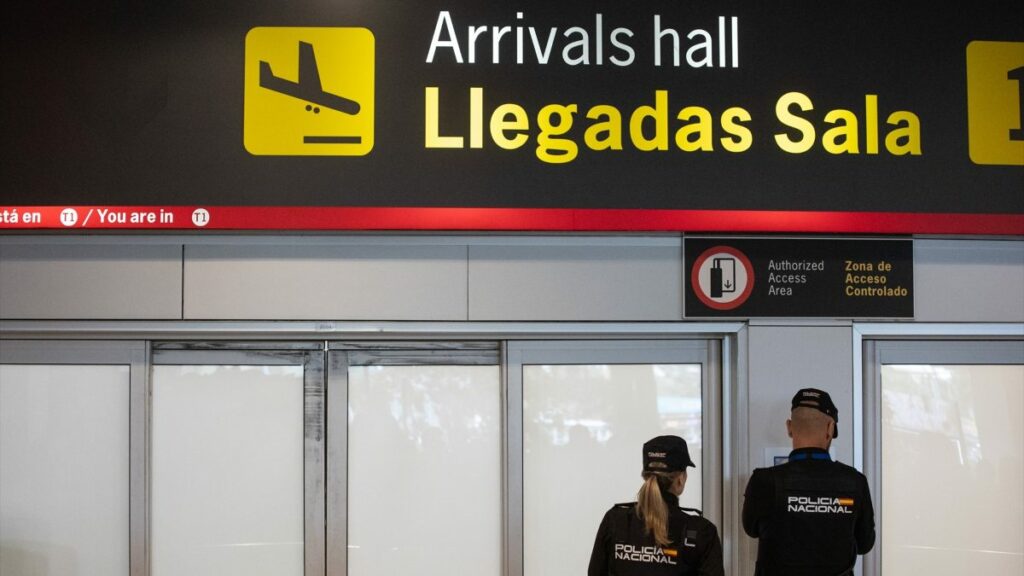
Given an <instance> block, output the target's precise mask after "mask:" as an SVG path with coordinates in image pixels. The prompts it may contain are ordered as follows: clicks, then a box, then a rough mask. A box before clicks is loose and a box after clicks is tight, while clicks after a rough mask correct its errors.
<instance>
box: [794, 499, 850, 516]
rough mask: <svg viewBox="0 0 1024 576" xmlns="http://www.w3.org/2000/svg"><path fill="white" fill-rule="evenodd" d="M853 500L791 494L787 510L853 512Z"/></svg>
mask: <svg viewBox="0 0 1024 576" xmlns="http://www.w3.org/2000/svg"><path fill="white" fill-rule="evenodd" d="M853 502H854V500H853V498H829V497H826V496H821V497H817V498H811V497H809V496H790V497H789V498H788V499H787V501H786V510H787V511H788V512H805V513H808V514H853Z"/></svg>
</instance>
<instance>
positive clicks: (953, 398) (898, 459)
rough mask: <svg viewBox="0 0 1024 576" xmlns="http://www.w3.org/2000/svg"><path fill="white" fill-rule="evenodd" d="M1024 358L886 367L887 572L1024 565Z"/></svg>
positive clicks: (936, 574) (1003, 575)
mask: <svg viewBox="0 0 1024 576" xmlns="http://www.w3.org/2000/svg"><path fill="white" fill-rule="evenodd" d="M1022 422H1024V366H1019V365H1017V366H939V365H927V366H923V365H922V366H909V365H900V366H897V365H890V366H883V367H882V506H881V511H882V522H881V526H882V532H881V534H882V548H881V550H882V573H883V574H885V575H886V576H902V575H905V574H929V575H932V576H962V575H963V574H984V575H985V576H1020V575H1021V574H1024V424H1022Z"/></svg>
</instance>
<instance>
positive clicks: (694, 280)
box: [690, 246, 754, 310]
mask: <svg viewBox="0 0 1024 576" xmlns="http://www.w3.org/2000/svg"><path fill="white" fill-rule="evenodd" d="M723 252H724V253H726V254H729V255H730V256H735V257H736V259H737V260H739V261H740V264H742V265H743V268H744V269H745V270H746V271H747V286H746V288H744V289H743V292H741V293H740V295H739V296H737V297H736V299H735V300H733V301H731V302H715V301H714V300H712V299H711V298H710V297H709V296H707V295H706V294H704V291H703V290H701V288H700V268H701V266H703V265H704V262H706V261H707V260H708V258H710V257H712V256H713V255H715V254H721V253H723ZM690 283H691V285H692V286H693V292H694V294H696V295H697V298H699V299H700V301H701V302H703V303H704V305H705V306H707V307H708V308H713V309H715V310H732V309H733V308H738V307H739V306H741V305H742V304H743V303H744V302H746V301H747V298H749V297H750V293H751V292H752V291H753V290H754V267H753V266H752V265H751V264H750V260H749V259H748V258H747V255H746V254H744V253H743V252H740V251H739V250H737V249H735V248H733V247H731V246H714V247H711V248H708V249H707V250H705V251H704V252H702V253H701V255H700V256H698V257H697V261H696V262H694V263H693V270H691V271H690Z"/></svg>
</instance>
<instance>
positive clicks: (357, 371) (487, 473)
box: [348, 366, 502, 576]
mask: <svg viewBox="0 0 1024 576" xmlns="http://www.w3.org/2000/svg"><path fill="white" fill-rule="evenodd" d="M348 398H349V414H348V417H349V447H348V450H349V461H348V512H349V513H348V544H349V551H348V574H349V576H394V575H395V574H419V575H428V576H450V575H453V574H454V575H461V576H470V575H471V576H499V575H500V574H501V559H502V555H501V539H502V532H501V529H502V523H501V518H502V514H501V430H502V428H501V422H502V420H501V385H500V379H499V371H498V367H497V366H369V367H352V368H350V369H349V390H348Z"/></svg>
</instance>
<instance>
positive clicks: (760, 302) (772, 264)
mask: <svg viewBox="0 0 1024 576" xmlns="http://www.w3.org/2000/svg"><path fill="white" fill-rule="evenodd" d="M685 251H686V271H687V277H686V316H687V317H688V318H699V317H705V316H727V317H746V318H749V317H780V316H785V317H831V318H913V317H914V261H913V257H914V247H913V242H912V241H911V240H831V239H785V240H783V239H737V238H687V239H686V241H685Z"/></svg>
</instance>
